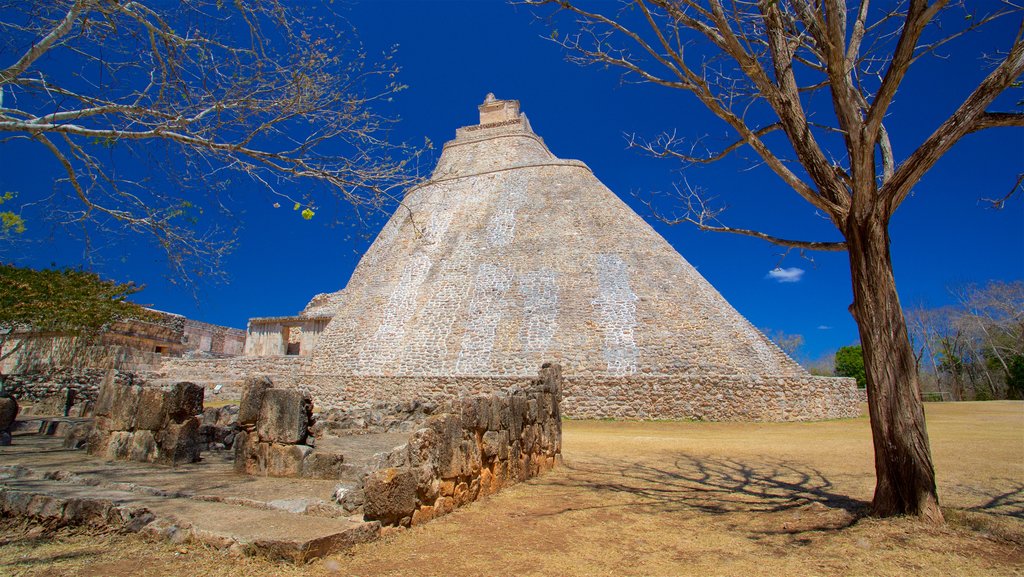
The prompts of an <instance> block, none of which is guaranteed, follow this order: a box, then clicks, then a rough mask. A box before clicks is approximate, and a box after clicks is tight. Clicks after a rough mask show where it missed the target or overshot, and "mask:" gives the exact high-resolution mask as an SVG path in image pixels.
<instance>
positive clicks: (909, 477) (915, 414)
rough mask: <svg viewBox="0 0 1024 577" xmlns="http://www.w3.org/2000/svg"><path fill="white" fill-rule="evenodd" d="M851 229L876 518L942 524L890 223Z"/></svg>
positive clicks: (870, 221)
mask: <svg viewBox="0 0 1024 577" xmlns="http://www.w3.org/2000/svg"><path fill="white" fill-rule="evenodd" d="M848 222H849V224H848V225H847V230H846V241H847V246H848V249H849V256H850V274H851V277H852V280H853V304H852V305H850V312H851V313H853V316H854V318H855V319H856V320H857V326H858V329H859V331H860V343H861V347H862V349H863V351H864V368H865V370H866V372H867V381H868V387H867V388H868V410H869V412H870V416H871V436H872V439H873V441H874V446H875V477H876V485H875V496H874V499H873V501H872V512H873V514H875V515H878V516H882V517H887V516H892V515H917V516H919V517H921V518H923V519H926V520H929V521H932V522H935V523H941V522H942V521H943V519H942V511H940V510H939V498H938V494H937V492H936V489H935V469H934V467H933V466H932V456H931V449H930V447H929V445H928V432H927V430H926V429H925V420H924V406H923V405H922V404H921V389H920V385H919V383H918V380H917V371H916V370H914V352H913V350H912V349H911V347H910V339H909V338H908V336H907V325H906V321H905V319H904V317H903V309H902V307H901V306H900V301H899V297H898V295H897V293H896V281H895V279H894V278H893V274H892V261H891V259H890V255H889V231H888V223H887V222H886V219H884V218H880V217H877V216H869V217H867V218H866V219H865V220H864V221H861V222H856V221H855V219H854V218H853V217H852V216H851V217H850V219H849V221H848Z"/></svg>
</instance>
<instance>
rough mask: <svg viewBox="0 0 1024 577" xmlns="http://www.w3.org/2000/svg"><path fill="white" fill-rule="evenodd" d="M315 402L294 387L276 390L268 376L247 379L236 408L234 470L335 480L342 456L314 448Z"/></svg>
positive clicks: (251, 473) (250, 473) (275, 475)
mask: <svg viewBox="0 0 1024 577" xmlns="http://www.w3.org/2000/svg"><path fill="white" fill-rule="evenodd" d="M312 425H313V401H312V400H311V399H310V397H309V395H308V394H305V393H303V392H301V391H297V390H294V389H278V388H273V383H272V382H271V381H270V379H268V378H266V377H256V378H252V379H249V380H248V381H247V382H246V384H245V390H244V392H243V393H242V401H241V403H240V405H239V407H238V427H239V429H240V430H239V431H238V433H237V434H236V435H235V439H234V451H235V471H236V472H239V473H246V474H249V475H266V476H270V477H307V478H313V479H337V478H338V477H339V476H340V474H341V473H340V469H341V466H342V464H343V461H344V457H343V455H340V454H335V453H331V452H327V451H322V450H320V451H318V450H316V449H315V448H314V447H313V446H312V445H313V444H314V441H313V438H312V437H311V436H310V434H309V429H310V427H311V426H312Z"/></svg>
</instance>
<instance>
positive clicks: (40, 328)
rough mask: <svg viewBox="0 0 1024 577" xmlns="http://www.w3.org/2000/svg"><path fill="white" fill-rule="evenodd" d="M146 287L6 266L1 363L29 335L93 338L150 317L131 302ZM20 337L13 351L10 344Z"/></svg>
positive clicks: (0, 276)
mask: <svg viewBox="0 0 1024 577" xmlns="http://www.w3.org/2000/svg"><path fill="white" fill-rule="evenodd" d="M140 290H142V287H139V286H136V285H135V284H134V283H131V282H128V283H117V282H115V281H111V280H103V279H101V278H100V277H99V276H98V275H96V274H95V273H91V272H88V271H84V270H77V269H70V268H65V269H44V270H35V269H31V268H23V267H16V266H13V265H9V264H0V362H2V361H3V360H5V359H7V358H8V357H10V356H11V355H13V354H15V353H17V352H18V351H19V350H21V349H22V347H23V346H24V345H25V343H26V342H27V340H28V339H24V338H17V336H18V335H19V334H25V333H29V334H31V333H61V334H64V335H68V336H77V337H93V336H95V335H96V334H98V333H99V332H100V331H101V330H102V329H103V328H104V327H106V326H108V325H110V324H111V323H114V322H116V321H119V320H124V319H129V318H134V319H142V320H149V319H152V318H154V316H155V315H154V313H152V312H151V311H149V310H147V309H145V308H144V307H142V306H141V305H138V304H135V303H133V302H130V301H128V300H127V299H128V297H129V296H131V295H133V294H136V293H138V292H139V291H140ZM12 337H14V338H15V339H14V341H15V342H14V344H13V346H11V347H10V348H9V349H8V347H7V343H8V341H9V340H11V338H12Z"/></svg>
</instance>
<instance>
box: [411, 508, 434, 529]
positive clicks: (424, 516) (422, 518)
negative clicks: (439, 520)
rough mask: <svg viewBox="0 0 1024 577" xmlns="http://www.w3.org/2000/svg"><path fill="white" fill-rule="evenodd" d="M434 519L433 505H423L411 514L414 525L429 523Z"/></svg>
mask: <svg viewBox="0 0 1024 577" xmlns="http://www.w3.org/2000/svg"><path fill="white" fill-rule="evenodd" d="M433 519H434V507H433V506H431V505H424V506H422V507H420V508H419V509H416V511H414V512H413V514H412V526H413V527H416V526H419V525H422V524H424V523H429V522H430V521H431V520H433Z"/></svg>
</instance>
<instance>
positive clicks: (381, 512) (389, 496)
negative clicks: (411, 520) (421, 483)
mask: <svg viewBox="0 0 1024 577" xmlns="http://www.w3.org/2000/svg"><path fill="white" fill-rule="evenodd" d="M416 484H417V478H416V473H415V472H414V471H413V470H411V469H407V468H406V469H396V468H389V469H382V470H380V471H374V472H373V473H370V475H369V476H367V478H366V482H365V484H364V486H363V491H364V493H365V503H364V504H363V512H364V514H365V515H366V518H367V519H371V520H378V521H380V522H381V523H382V524H395V523H397V522H399V521H400V520H401V519H402V518H404V517H411V516H412V514H413V512H414V511H415V510H416Z"/></svg>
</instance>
